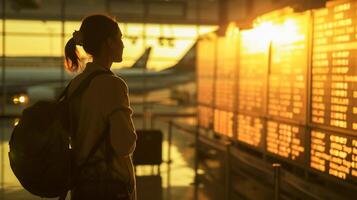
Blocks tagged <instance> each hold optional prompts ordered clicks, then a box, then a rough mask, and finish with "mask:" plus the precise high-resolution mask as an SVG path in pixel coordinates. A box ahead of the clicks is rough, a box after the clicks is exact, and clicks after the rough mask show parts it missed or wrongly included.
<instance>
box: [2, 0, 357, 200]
mask: <svg viewBox="0 0 357 200" xmlns="http://www.w3.org/2000/svg"><path fill="white" fill-rule="evenodd" d="M0 13H1V26H0V32H1V36H0V47H1V48H0V54H1V62H0V68H1V70H0V75H1V77H0V80H1V83H0V85H1V91H0V100H1V103H0V129H1V131H0V199H1V200H40V199H58V197H56V198H49V197H44V196H39V195H35V194H33V193H31V192H30V191H28V190H27V189H25V186H24V185H23V184H21V183H20V182H19V179H18V177H17V176H16V175H15V174H14V172H13V170H14V169H13V167H12V165H11V163H10V159H9V155H10V154H9V152H10V147H9V140H10V138H11V136H12V133H13V130H14V128H15V127H16V126H18V124H19V123H21V119H22V118H21V117H22V114H23V111H24V109H26V108H27V107H29V106H31V105H33V104H34V103H36V102H38V101H41V100H48V101H53V100H55V99H56V98H57V97H58V96H59V95H60V94H61V92H62V91H63V90H64V88H65V87H66V85H67V84H68V83H69V81H70V80H71V79H72V78H74V77H75V76H77V75H78V74H79V73H80V72H81V71H79V72H76V73H72V72H70V71H68V70H67V69H66V68H65V67H64V65H65V59H64V47H65V45H66V43H67V41H68V40H69V39H70V38H71V37H72V35H73V33H74V31H75V30H79V28H80V25H81V21H82V19H84V18H85V17H86V16H89V15H93V14H105V15H107V16H110V17H112V18H113V19H115V20H116V22H117V23H118V25H119V27H120V30H121V32H122V40H123V43H124V51H123V61H122V62H120V63H119V62H115V63H113V65H112V67H111V71H112V72H113V73H115V74H116V75H117V76H119V77H121V78H122V79H123V80H124V81H125V82H126V83H127V86H128V94H129V100H130V106H131V108H132V110H133V114H132V119H133V122H134V125H135V129H136V133H137V140H136V149H135V151H134V153H133V154H132V155H131V156H132V159H133V163H134V166H135V176H136V192H137V199H138V200H308V199H314V200H323V199H326V200H340V199H341V200H342V199H343V200H353V199H357V0H71V1H69V0H2V1H1V6H0ZM98 31H101V30H98ZM77 51H78V52H77V53H78V55H79V58H80V63H81V64H82V66H83V67H82V68H81V70H83V69H84V66H85V64H86V63H88V62H91V60H92V57H91V56H90V55H89V54H87V53H86V52H85V51H84V49H83V48H81V47H80V46H77ZM104 101H105V100H104ZM39 178H41V177H39ZM67 199H68V200H69V199H70V195H68V196H67Z"/></svg>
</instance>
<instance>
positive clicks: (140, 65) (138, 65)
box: [130, 47, 151, 69]
mask: <svg viewBox="0 0 357 200" xmlns="http://www.w3.org/2000/svg"><path fill="white" fill-rule="evenodd" d="M150 52H151V47H148V48H147V49H146V50H145V52H144V53H143V55H141V56H140V58H139V59H138V60H137V61H136V62H135V63H134V64H133V65H132V66H131V67H130V68H132V69H146V67H147V63H148V60H149V56H150Z"/></svg>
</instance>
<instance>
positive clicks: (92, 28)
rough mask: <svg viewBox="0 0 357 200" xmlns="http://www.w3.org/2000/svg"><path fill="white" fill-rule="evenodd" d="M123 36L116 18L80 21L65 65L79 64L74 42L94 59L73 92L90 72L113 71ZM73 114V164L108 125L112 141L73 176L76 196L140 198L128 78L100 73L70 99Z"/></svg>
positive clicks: (109, 199)
mask: <svg viewBox="0 0 357 200" xmlns="http://www.w3.org/2000/svg"><path fill="white" fill-rule="evenodd" d="M121 37H122V33H121V31H120V29H119V26H118V24H117V22H116V21H114V20H113V19H111V18H110V17H107V16H105V15H92V16H88V17H86V18H85V19H84V20H83V21H82V24H81V27H80V29H79V30H78V31H75V32H74V33H73V37H72V38H71V39H70V40H69V41H68V43H67V45H66V47H65V55H66V61H67V68H68V69H69V70H71V71H78V70H79V68H80V64H79V59H78V56H77V54H76V45H81V46H83V49H84V50H85V51H86V52H87V53H88V54H90V55H91V56H92V57H93V61H92V62H89V63H87V65H86V66H85V69H84V70H83V72H82V73H80V74H79V75H78V76H76V77H75V78H74V79H73V80H72V81H71V84H70V86H69V90H68V91H69V95H70V94H71V92H73V91H74V90H75V88H76V87H77V86H78V85H79V83H80V82H81V81H82V80H83V79H84V78H85V77H87V76H88V75H89V74H91V73H92V72H94V71H97V70H103V71H108V72H110V68H111V65H112V63H113V62H121V61H122V54H123V49H124V45H123V42H122V40H121ZM70 112H71V117H72V121H74V122H76V123H73V124H74V126H75V129H73V130H76V131H75V134H74V135H73V138H72V147H73V150H74V154H73V155H74V156H73V159H74V165H75V167H78V166H79V165H81V164H82V163H83V162H84V161H85V160H86V158H87V156H88V154H89V152H90V151H91V148H92V147H93V146H94V145H95V143H96V142H97V141H98V140H99V138H100V136H101V134H102V133H103V130H106V129H105V128H106V127H109V131H110V132H109V137H108V139H107V140H106V141H105V142H104V143H103V144H102V145H101V146H100V147H99V149H98V151H96V153H95V154H94V155H93V156H91V157H90V158H89V160H88V162H87V163H88V164H87V165H86V166H85V167H84V169H83V170H81V171H80V172H79V173H78V174H75V176H76V177H77V178H76V182H75V184H74V188H73V190H72V199H73V200H88V199H98V200H99V199H100V200H114V199H118V200H119V199H130V200H132V199H136V187H135V174H134V170H133V169H134V168H133V163H132V153H133V151H134V149H135V142H136V133H135V128H134V125H133V121H132V118H131V115H132V110H131V108H130V103H129V99H128V87H127V85H126V83H125V82H124V80H123V79H121V78H120V77H118V76H116V75H114V74H100V75H98V76H96V77H95V78H94V79H93V80H92V81H91V83H90V85H89V86H88V88H87V89H86V90H85V91H84V92H83V93H82V95H81V97H80V98H76V99H73V101H72V102H71V103H70ZM107 125H109V126H107ZM74 169H75V168H74Z"/></svg>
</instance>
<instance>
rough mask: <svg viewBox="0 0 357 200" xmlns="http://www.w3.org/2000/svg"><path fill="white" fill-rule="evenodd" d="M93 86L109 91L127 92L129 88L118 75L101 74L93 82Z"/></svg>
mask: <svg viewBox="0 0 357 200" xmlns="http://www.w3.org/2000/svg"><path fill="white" fill-rule="evenodd" d="M93 82H94V83H93V85H95V86H98V87H103V88H107V89H124V90H126V91H127V89H128V86H127V84H126V82H125V81H124V79H123V78H121V77H120V76H118V75H116V74H114V73H113V74H101V75H99V76H98V77H97V78H95V79H94V80H93Z"/></svg>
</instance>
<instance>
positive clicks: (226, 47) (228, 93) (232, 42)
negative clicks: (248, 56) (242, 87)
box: [215, 35, 238, 112]
mask: <svg viewBox="0 0 357 200" xmlns="http://www.w3.org/2000/svg"><path fill="white" fill-rule="evenodd" d="M235 38H236V37H234V35H233V36H230V37H219V38H218V40H217V47H218V49H219V51H217V69H216V81H215V108H218V109H223V110H226V111H231V112H233V111H234V109H235V107H234V103H235V102H234V95H235V86H236V85H235V82H236V77H237V76H236V70H237V60H238V57H237V56H238V50H237V49H238V43H237V42H236V39H235Z"/></svg>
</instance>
